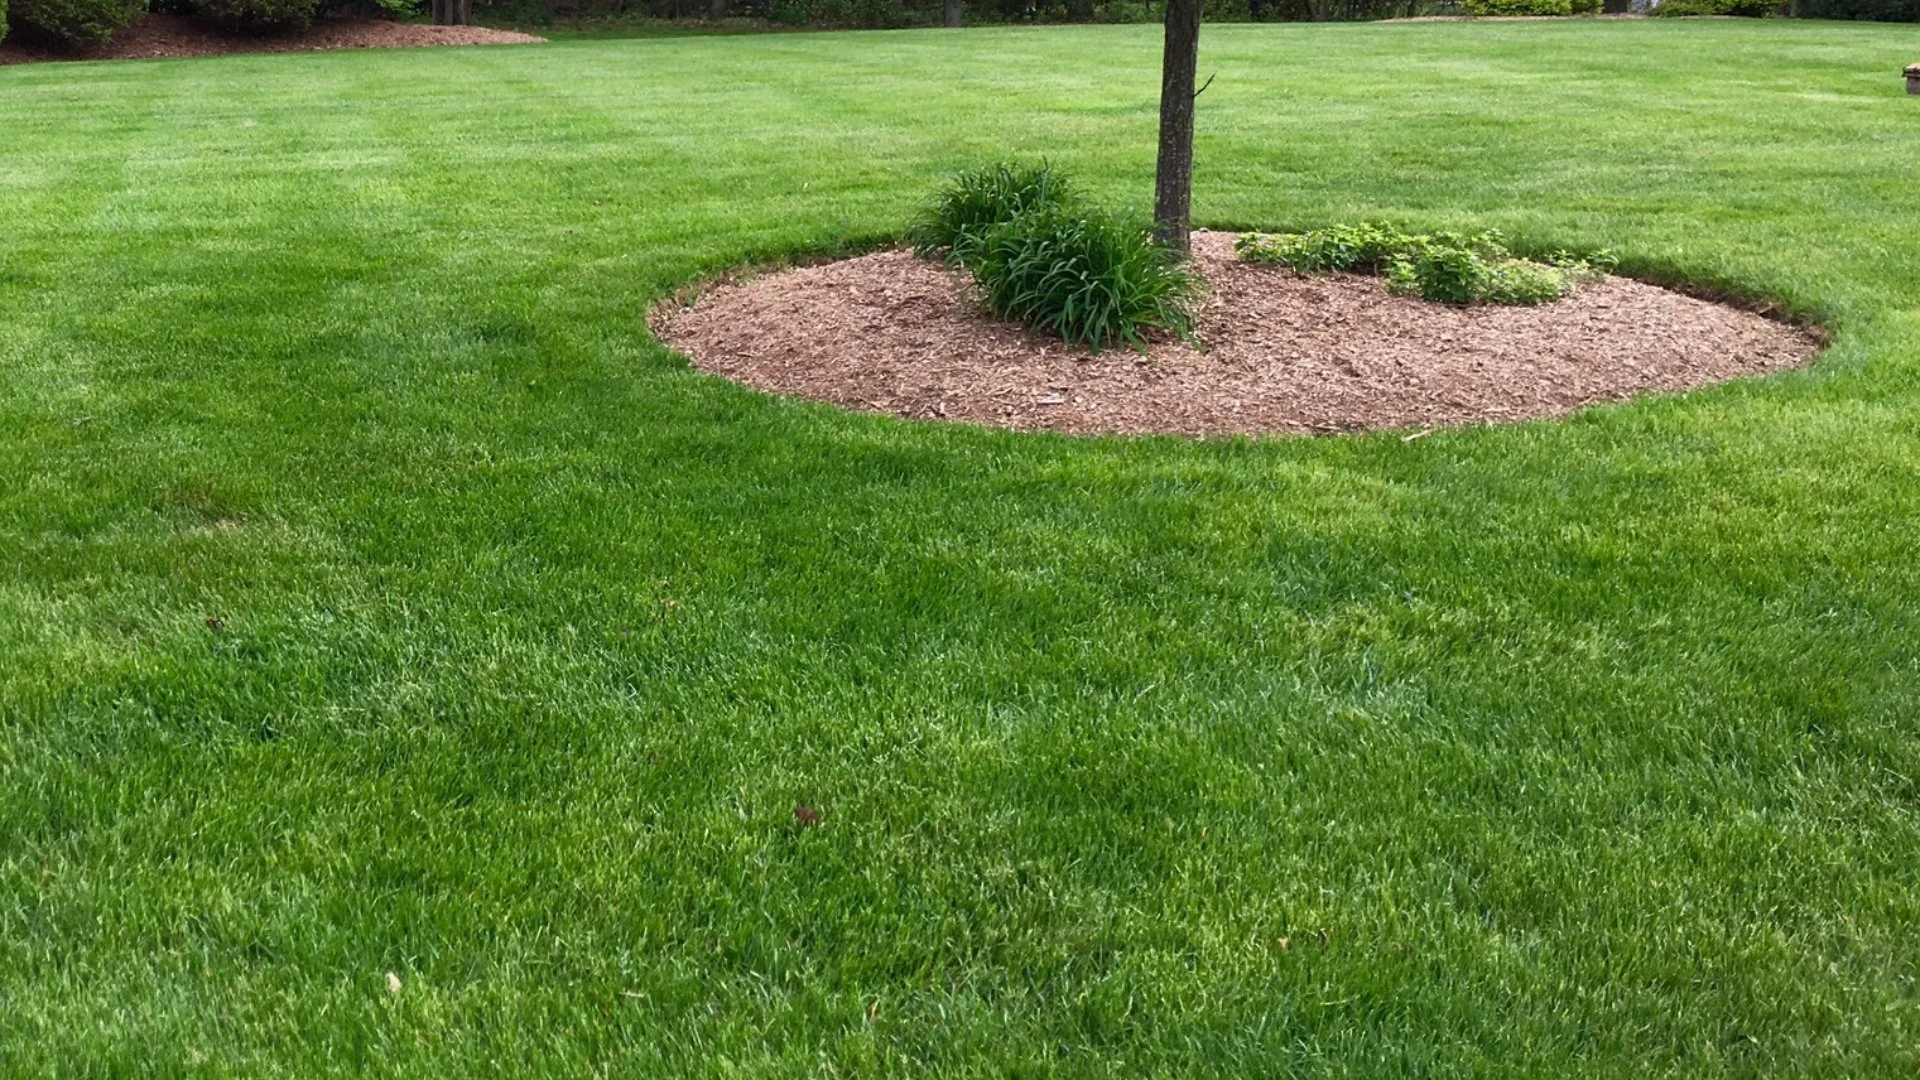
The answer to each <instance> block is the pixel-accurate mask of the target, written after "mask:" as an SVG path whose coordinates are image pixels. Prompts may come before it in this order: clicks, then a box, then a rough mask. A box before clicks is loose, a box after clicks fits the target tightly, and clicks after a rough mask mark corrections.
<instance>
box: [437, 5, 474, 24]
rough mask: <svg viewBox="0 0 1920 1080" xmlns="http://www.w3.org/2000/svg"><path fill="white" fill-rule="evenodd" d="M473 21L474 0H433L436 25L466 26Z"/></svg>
mask: <svg viewBox="0 0 1920 1080" xmlns="http://www.w3.org/2000/svg"><path fill="white" fill-rule="evenodd" d="M471 22H473V0H433V24H434V25H435V26H466V25H467V24H469V23H471Z"/></svg>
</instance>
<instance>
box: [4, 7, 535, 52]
mask: <svg viewBox="0 0 1920 1080" xmlns="http://www.w3.org/2000/svg"><path fill="white" fill-rule="evenodd" d="M545 40H547V39H546V38H542V37H535V36H533V35H532V34H521V33H516V32H514V31H512V30H489V29H487V28H486V27H484V26H421V25H418V24H415V23H397V22H383V21H380V20H376V19H321V20H319V21H318V22H315V23H314V24H313V26H311V27H309V28H308V29H306V30H304V31H302V32H300V33H297V34H286V35H281V36H277V37H255V36H248V35H244V34H222V33H217V32H215V31H213V30H210V29H208V28H207V27H204V26H202V25H200V24H199V23H196V22H194V21H192V20H191V19H183V18H181V17H180V16H178V15H159V14H155V15H148V16H147V17H145V18H143V19H141V20H140V21H138V22H136V23H134V24H133V25H132V26H129V27H127V28H125V29H124V30H121V31H120V32H119V33H117V34H115V35H114V36H113V41H112V42H110V43H109V44H108V45H107V46H106V47H105V48H103V49H96V50H93V51H91V52H84V53H68V52H58V51H54V50H50V49H42V48H36V47H34V46H33V45H31V44H28V43H25V42H16V41H11V40H9V41H7V42H5V43H4V44H0V64H30V63H36V62H39V61H46V60H142V59H152V58H154V57H162V56H223V55H226V54H228V53H257V52H317V51H320V50H325V49H391V48H406V47H413V46H422V45H531V44H536V43H539V42H543V41H545Z"/></svg>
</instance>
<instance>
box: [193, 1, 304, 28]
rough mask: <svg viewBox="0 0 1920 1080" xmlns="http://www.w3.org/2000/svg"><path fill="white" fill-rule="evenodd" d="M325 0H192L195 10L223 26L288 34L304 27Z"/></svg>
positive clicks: (209, 20) (196, 13) (205, 18)
mask: <svg viewBox="0 0 1920 1080" xmlns="http://www.w3.org/2000/svg"><path fill="white" fill-rule="evenodd" d="M323 6H324V0H193V13H194V14H195V15H197V16H198V17H200V18H201V19H204V20H206V21H207V22H210V23H213V24H214V25H215V26H218V27H220V28H221V29H223V30H228V31H232V32H235V33H241V34H286V33H292V32H295V31H299V30H305V29H306V28H307V27H309V26H311V25H313V20H314V17H315V16H316V15H318V14H319V13H320V9H321V8H322V7H323Z"/></svg>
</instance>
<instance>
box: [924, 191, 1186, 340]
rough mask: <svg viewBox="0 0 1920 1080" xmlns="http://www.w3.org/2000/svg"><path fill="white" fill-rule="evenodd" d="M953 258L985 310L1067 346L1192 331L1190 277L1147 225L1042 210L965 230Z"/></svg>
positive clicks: (1079, 211)
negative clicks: (970, 277) (1157, 332)
mask: <svg viewBox="0 0 1920 1080" xmlns="http://www.w3.org/2000/svg"><path fill="white" fill-rule="evenodd" d="M953 252H954V255H955V256H956V257H957V258H958V260H959V261H960V263H961V264H962V265H964V266H965V267H966V268H967V270H968V272H970V273H971V274H972V275H973V281H974V284H975V285H977V286H979V288H980V292H981V295H982V297H983V298H984V299H985V301H986V304H987V309H988V310H989V311H992V312H993V313H994V314H995V315H998V316H1000V317H1001V318H1004V319H1017V320H1019V321H1021V322H1023V323H1025V324H1026V325H1027V327H1028V328H1029V329H1031V330H1034V331H1036V332H1038V333H1043V334H1054V335H1057V336H1059V337H1061V338H1063V339H1064V340H1066V341H1067V342H1068V343H1069V344H1076V345H1085V346H1088V347H1090V348H1093V349H1099V348H1102V347H1104V346H1107V345H1112V344H1118V343H1122V342H1124V343H1126V344H1130V345H1136V346H1137V345H1143V344H1145V341H1146V335H1147V333H1148V332H1149V331H1153V330H1164V331H1168V332H1171V333H1175V334H1181V335H1185V334H1188V333H1190V332H1191V331H1192V326H1193V320H1192V308H1191V304H1192V298H1193V292H1194V288H1193V278H1192V276H1191V275H1190V273H1189V272H1188V270H1187V264H1186V263H1185V262H1183V261H1181V260H1179V259H1177V258H1175V257H1174V255H1173V254H1172V253H1171V252H1169V251H1167V250H1166V249H1165V248H1162V247H1160V246H1159V245H1158V244H1155V243H1154V242H1153V240H1152V238H1151V236H1150V235H1149V231H1148V227H1147V226H1146V224H1144V223H1141V222H1133V221H1128V220H1125V219H1122V218H1117V217H1114V216H1112V215H1109V214H1106V213H1104V212H1102V211H1100V210H1097V209H1091V208H1088V207H1084V206H1078V205H1071V204H1068V205H1059V206H1042V207H1039V208H1037V209H1033V210H1028V211H1026V212H1024V213H1020V214H1017V215H1015V216H1014V217H1012V218H1009V219H1007V220H1005V221H1001V222H998V223H996V224H994V225H991V226H989V227H988V228H986V229H984V230H980V231H969V232H962V233H961V234H960V236H959V239H958V240H957V241H956V244H955V247H954V249H953Z"/></svg>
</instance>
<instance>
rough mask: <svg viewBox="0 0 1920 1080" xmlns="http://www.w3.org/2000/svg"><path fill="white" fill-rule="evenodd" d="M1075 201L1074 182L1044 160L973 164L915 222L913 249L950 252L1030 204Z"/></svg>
mask: <svg viewBox="0 0 1920 1080" xmlns="http://www.w3.org/2000/svg"><path fill="white" fill-rule="evenodd" d="M1074 201H1075V196H1074V192H1073V186H1072V185H1071V184H1069V183H1067V179H1066V177H1064V176H1061V175H1060V174H1059V173H1057V172H1055V171H1054V170H1053V167H1052V166H1050V165H1047V164H1045V163H1044V162H1043V163H1041V164H1039V165H1022V164H1016V163H1013V162H1001V163H1000V164H998V165H993V166H989V167H988V168H984V169H970V170H968V171H966V172H963V173H960V174H959V175H957V176H955V177H954V178H953V179H952V180H950V181H948V182H947V186H946V187H944V188H942V189H941V190H940V193H939V194H938V195H936V196H934V199H933V201H932V202H930V203H928V204H927V205H926V206H925V207H924V208H923V209H922V210H921V211H920V213H919V214H917V215H915V217H914V219H913V223H912V224H910V225H909V226H908V227H907V243H908V244H910V245H912V247H913V250H914V251H915V253H917V254H919V255H921V256H923V257H924V256H931V255H935V254H939V253H941V252H947V253H949V254H952V253H953V252H954V249H955V245H956V244H957V243H958V242H959V240H960V238H961V237H962V236H963V235H966V234H968V233H975V234H978V233H982V232H984V231H986V230H987V229H989V228H992V227H993V226H995V225H998V224H1000V223H1001V222H1004V221H1011V220H1013V218H1015V217H1017V216H1019V215H1020V214H1022V213H1024V212H1026V211H1029V210H1040V209H1049V208H1055V207H1064V206H1067V205H1070V204H1072V203H1073V202H1074Z"/></svg>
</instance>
